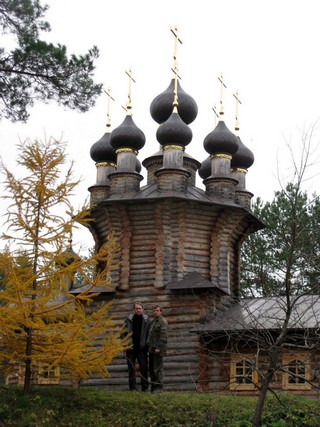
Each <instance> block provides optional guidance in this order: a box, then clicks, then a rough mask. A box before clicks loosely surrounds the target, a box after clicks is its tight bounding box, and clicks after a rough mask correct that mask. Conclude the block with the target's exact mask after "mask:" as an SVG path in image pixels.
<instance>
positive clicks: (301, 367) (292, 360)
mask: <svg viewBox="0 0 320 427" xmlns="http://www.w3.org/2000/svg"><path fill="white" fill-rule="evenodd" d="M310 379H311V371H310V363H309V358H308V354H307V353H296V354H295V353H287V354H284V355H283V374H282V386H283V388H284V389H286V390H307V389H310V388H311V384H310Z"/></svg>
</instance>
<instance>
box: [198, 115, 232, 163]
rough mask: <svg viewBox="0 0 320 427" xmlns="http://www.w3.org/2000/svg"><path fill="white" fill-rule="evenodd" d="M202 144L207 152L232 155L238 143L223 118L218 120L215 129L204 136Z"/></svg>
mask: <svg viewBox="0 0 320 427" xmlns="http://www.w3.org/2000/svg"><path fill="white" fill-rule="evenodd" d="M203 146H204V149H205V150H206V151H207V153H209V154H230V155H233V154H234V153H235V152H236V151H237V149H238V146H239V143H238V138H237V136H236V135H235V134H234V133H232V132H231V131H230V130H229V129H228V128H227V126H226V124H225V122H224V121H223V120H220V121H219V123H218V124H217V126H216V127H215V129H214V130H213V131H212V132H210V133H209V134H208V135H207V136H206V137H205V139H204V141H203Z"/></svg>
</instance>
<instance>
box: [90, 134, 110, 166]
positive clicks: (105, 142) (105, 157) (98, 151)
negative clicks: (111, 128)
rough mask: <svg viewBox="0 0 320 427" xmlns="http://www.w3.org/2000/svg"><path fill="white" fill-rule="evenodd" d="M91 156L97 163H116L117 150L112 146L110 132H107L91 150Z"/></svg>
mask: <svg viewBox="0 0 320 427" xmlns="http://www.w3.org/2000/svg"><path fill="white" fill-rule="evenodd" d="M90 156H91V158H92V160H94V161H95V162H113V163H116V161H117V156H116V152H115V149H114V148H113V147H112V146H111V144H110V132H106V133H105V134H104V135H103V136H102V137H101V138H100V139H99V141H97V142H96V143H94V144H93V146H92V147H91V149H90Z"/></svg>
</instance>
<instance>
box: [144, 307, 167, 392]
mask: <svg viewBox="0 0 320 427" xmlns="http://www.w3.org/2000/svg"><path fill="white" fill-rule="evenodd" d="M153 316H154V318H153V320H152V322H151V327H150V332H149V337H148V341H147V342H148V351H149V373H150V380H151V391H152V392H154V393H161V392H162V391H163V356H164V355H165V353H166V350H167V337H168V322H167V321H166V319H165V318H164V317H163V316H162V310H161V307H160V306H159V305H157V306H156V307H155V308H154V309H153Z"/></svg>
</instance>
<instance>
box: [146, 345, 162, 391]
mask: <svg viewBox="0 0 320 427" xmlns="http://www.w3.org/2000/svg"><path fill="white" fill-rule="evenodd" d="M149 374H150V380H151V391H153V390H155V389H157V388H160V389H161V390H162V389H163V356H159V355H158V354H154V353H150V354H149Z"/></svg>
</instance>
